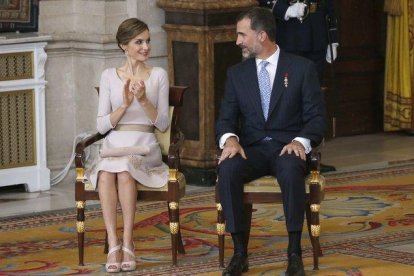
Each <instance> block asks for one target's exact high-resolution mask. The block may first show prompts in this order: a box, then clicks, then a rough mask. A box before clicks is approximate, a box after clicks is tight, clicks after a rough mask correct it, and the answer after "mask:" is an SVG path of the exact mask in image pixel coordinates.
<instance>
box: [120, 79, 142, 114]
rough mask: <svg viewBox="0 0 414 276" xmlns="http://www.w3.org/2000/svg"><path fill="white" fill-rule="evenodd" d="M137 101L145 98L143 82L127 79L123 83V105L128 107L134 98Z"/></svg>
mask: <svg viewBox="0 0 414 276" xmlns="http://www.w3.org/2000/svg"><path fill="white" fill-rule="evenodd" d="M134 97H135V98H136V99H137V101H138V102H141V101H143V100H144V99H145V83H144V82H143V81H131V79H128V80H127V81H126V83H125V84H124V95H123V104H122V105H123V106H124V107H129V106H130V105H131V103H132V101H133V100H134Z"/></svg>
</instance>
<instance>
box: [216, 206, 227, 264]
mask: <svg viewBox="0 0 414 276" xmlns="http://www.w3.org/2000/svg"><path fill="white" fill-rule="evenodd" d="M216 208H217V237H218V244H219V247H218V249H219V266H220V267H221V268H224V237H225V228H226V227H225V223H224V215H223V207H222V206H221V203H220V202H216Z"/></svg>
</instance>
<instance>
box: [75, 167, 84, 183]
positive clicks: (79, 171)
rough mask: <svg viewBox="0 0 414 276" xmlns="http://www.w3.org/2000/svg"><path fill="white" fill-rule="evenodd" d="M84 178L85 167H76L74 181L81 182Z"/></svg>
mask: <svg viewBox="0 0 414 276" xmlns="http://www.w3.org/2000/svg"><path fill="white" fill-rule="evenodd" d="M84 180H85V169H84V168H76V181H80V182H83V181H84Z"/></svg>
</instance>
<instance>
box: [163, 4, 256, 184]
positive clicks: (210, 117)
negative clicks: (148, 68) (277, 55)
mask: <svg viewBox="0 0 414 276" xmlns="http://www.w3.org/2000/svg"><path fill="white" fill-rule="evenodd" d="M157 5H158V6H159V7H160V8H162V9H164V10H165V25H164V26H163V28H164V29H165V31H166V32H167V49H168V67H169V78H170V84H174V85H185V86H189V87H190V88H189V90H188V91H187V92H186V95H185V96H184V107H183V109H182V113H181V116H180V117H181V121H180V126H181V128H182V131H183V132H184V135H185V138H186V140H185V142H184V146H183V151H182V152H181V158H182V165H184V173H185V174H186V177H187V178H189V179H188V180H187V181H188V182H191V183H196V184H200V185H211V184H213V183H214V181H215V170H214V168H215V164H216V161H215V155H216V144H215V132H214V123H215V120H216V118H217V115H218V112H219V107H220V99H221V98H222V96H223V92H224V82H225V78H226V70H227V68H228V67H229V66H231V65H233V64H236V63H238V62H240V61H241V51H240V49H239V48H238V47H237V46H236V44H235V41H236V29H235V22H236V18H237V15H238V14H239V13H240V12H241V11H243V10H246V9H248V8H250V7H253V6H255V5H257V1H256V0H227V1H222V0H198V1H193V0H158V1H157Z"/></svg>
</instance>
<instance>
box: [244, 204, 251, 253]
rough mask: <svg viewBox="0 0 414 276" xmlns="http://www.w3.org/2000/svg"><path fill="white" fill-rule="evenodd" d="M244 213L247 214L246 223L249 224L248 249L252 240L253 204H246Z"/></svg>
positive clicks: (247, 232)
mask: <svg viewBox="0 0 414 276" xmlns="http://www.w3.org/2000/svg"><path fill="white" fill-rule="evenodd" d="M244 211H245V212H246V220H247V221H246V223H247V231H246V237H245V240H246V248H248V247H249V239H250V229H251V226H252V213H253V204H250V203H245V204H244Z"/></svg>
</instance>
